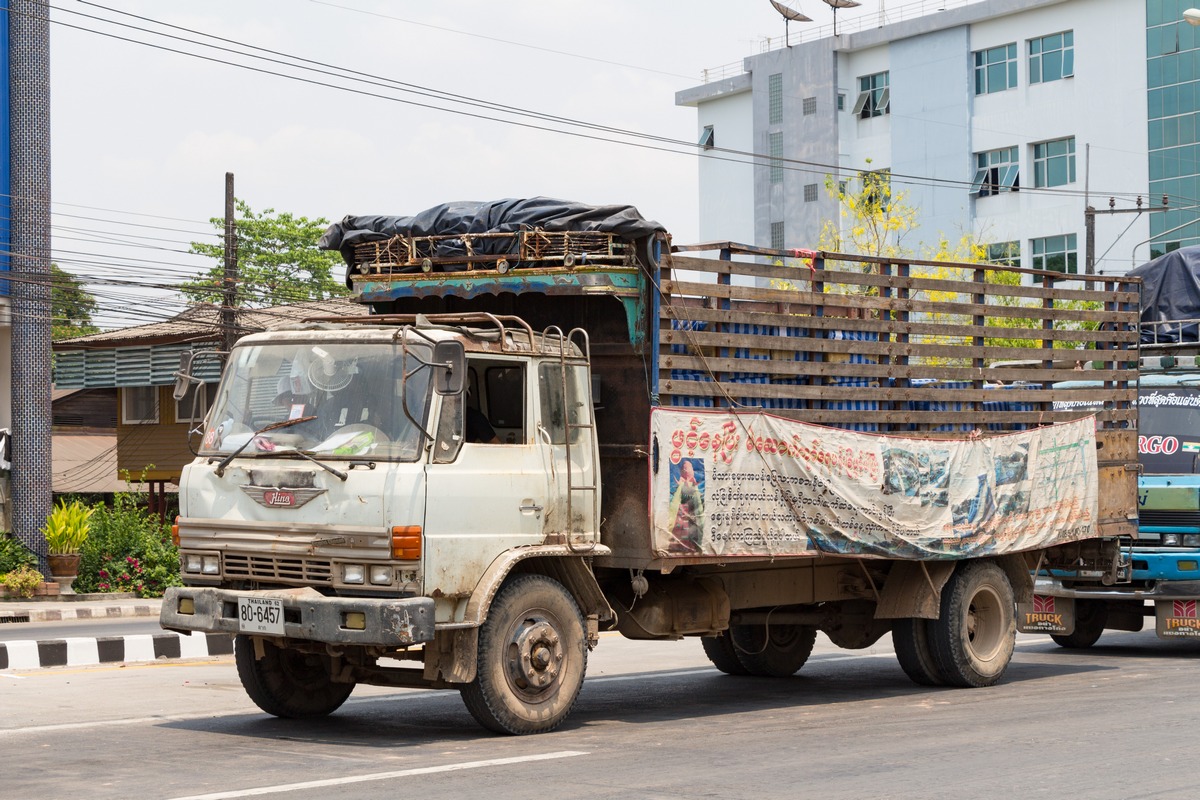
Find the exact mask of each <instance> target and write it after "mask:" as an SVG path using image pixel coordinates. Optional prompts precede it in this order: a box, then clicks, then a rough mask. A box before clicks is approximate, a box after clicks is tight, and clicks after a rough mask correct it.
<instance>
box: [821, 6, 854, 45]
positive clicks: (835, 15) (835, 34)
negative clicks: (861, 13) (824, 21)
mask: <svg viewBox="0 0 1200 800" xmlns="http://www.w3.org/2000/svg"><path fill="white" fill-rule="evenodd" d="M821 2H822V3H824V4H825V5H827V6H829V7H830V8H832V9H833V35H834V36H837V10H838V9H839V8H858V7H859V6H861V5H862V3H860V2H858V0H821Z"/></svg>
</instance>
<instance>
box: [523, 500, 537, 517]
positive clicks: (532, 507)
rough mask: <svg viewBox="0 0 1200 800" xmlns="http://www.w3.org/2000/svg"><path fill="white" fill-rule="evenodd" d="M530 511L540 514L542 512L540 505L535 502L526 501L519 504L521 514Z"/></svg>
mask: <svg viewBox="0 0 1200 800" xmlns="http://www.w3.org/2000/svg"><path fill="white" fill-rule="evenodd" d="M531 512H532V513H534V514H540V513H542V507H541V506H539V505H538V504H537V503H528V502H526V503H522V504H521V513H522V514H528V513H531Z"/></svg>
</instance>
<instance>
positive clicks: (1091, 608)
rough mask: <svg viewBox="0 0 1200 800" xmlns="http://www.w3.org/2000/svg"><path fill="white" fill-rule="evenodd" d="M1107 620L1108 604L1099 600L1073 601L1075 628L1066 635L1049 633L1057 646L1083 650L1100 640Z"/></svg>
mask: <svg viewBox="0 0 1200 800" xmlns="http://www.w3.org/2000/svg"><path fill="white" fill-rule="evenodd" d="M1107 622H1108V606H1106V605H1104V603H1103V601H1100V600H1076V601H1075V630H1074V632H1072V633H1070V634H1067V635H1060V634H1057V633H1052V634H1050V638H1051V639H1053V640H1054V643H1055V644H1057V645H1058V646H1059V647H1066V648H1070V649H1072V650H1083V649H1085V648H1088V647H1091V646H1092V645H1094V644H1095V643H1096V642H1097V641H1099V640H1100V636H1101V634H1103V633H1104V626H1105V624H1106V623H1107Z"/></svg>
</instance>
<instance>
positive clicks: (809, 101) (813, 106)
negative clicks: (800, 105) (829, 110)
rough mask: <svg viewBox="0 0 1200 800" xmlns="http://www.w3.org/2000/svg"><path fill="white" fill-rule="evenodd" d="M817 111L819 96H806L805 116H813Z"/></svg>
mask: <svg viewBox="0 0 1200 800" xmlns="http://www.w3.org/2000/svg"><path fill="white" fill-rule="evenodd" d="M815 113H817V98H815V97H806V98H804V116H806V117H811V116H812V115H813V114H815Z"/></svg>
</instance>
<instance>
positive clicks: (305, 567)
mask: <svg viewBox="0 0 1200 800" xmlns="http://www.w3.org/2000/svg"><path fill="white" fill-rule="evenodd" d="M225 577H227V578H246V579H250V580H258V581H279V582H281V583H295V584H300V585H304V586H314V585H329V584H332V583H333V565H332V564H331V563H330V562H329V561H328V560H326V559H321V558H284V557H282V556H250V555H242V554H240V553H226V554H225Z"/></svg>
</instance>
